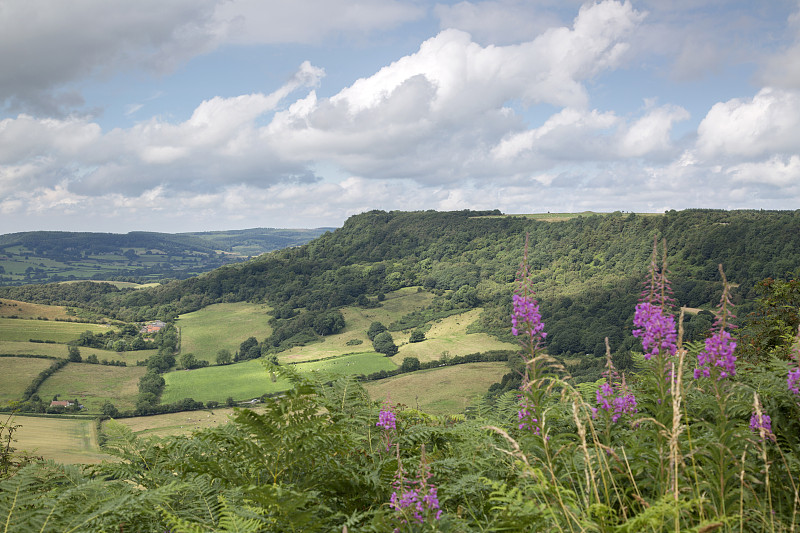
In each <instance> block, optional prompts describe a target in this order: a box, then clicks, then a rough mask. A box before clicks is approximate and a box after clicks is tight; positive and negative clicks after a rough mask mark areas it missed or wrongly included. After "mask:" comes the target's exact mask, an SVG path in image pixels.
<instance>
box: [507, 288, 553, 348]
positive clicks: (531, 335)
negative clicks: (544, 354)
mask: <svg viewBox="0 0 800 533" xmlns="http://www.w3.org/2000/svg"><path fill="white" fill-rule="evenodd" d="M513 304H514V311H513V312H512V313H511V333H512V334H513V335H514V336H515V337H516V336H519V335H524V336H525V337H526V340H527V339H529V340H530V342H531V343H533V344H534V345H538V344H539V342H540V341H541V340H542V339H544V338H545V337H547V333H546V332H545V331H544V323H543V322H542V315H541V313H539V303H538V302H537V301H536V300H535V299H534V298H532V297H531V296H523V295H519V294H515V295H514V296H513Z"/></svg>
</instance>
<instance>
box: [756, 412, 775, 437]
mask: <svg viewBox="0 0 800 533" xmlns="http://www.w3.org/2000/svg"><path fill="white" fill-rule="evenodd" d="M750 429H752V430H753V431H754V432H756V433H758V434H759V435H761V439H762V440H764V439H770V440H773V441H774V440H775V435H773V434H772V419H771V418H770V417H769V415H765V414H763V413H762V414H761V417H760V419H759V416H758V413H753V415H752V416H751V417H750Z"/></svg>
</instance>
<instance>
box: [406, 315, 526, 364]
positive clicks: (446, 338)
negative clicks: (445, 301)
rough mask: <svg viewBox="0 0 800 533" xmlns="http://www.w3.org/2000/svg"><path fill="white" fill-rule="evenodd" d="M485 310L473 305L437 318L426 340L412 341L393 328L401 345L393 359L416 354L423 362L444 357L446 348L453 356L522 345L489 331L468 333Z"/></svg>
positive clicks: (513, 348)
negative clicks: (467, 308) (502, 339)
mask: <svg viewBox="0 0 800 533" xmlns="http://www.w3.org/2000/svg"><path fill="white" fill-rule="evenodd" d="M482 311H483V310H482V309H480V308H478V309H472V310H471V311H467V312H464V313H461V314H458V315H452V316H449V317H446V318H441V319H437V320H435V321H433V324H432V325H431V328H430V329H429V330H428V332H427V333H425V340H424V341H422V342H414V343H409V342H408V336H404V335H402V334H401V333H400V332H392V336H393V337H394V342H395V344H397V345H398V346H399V351H398V353H397V355H395V356H394V357H392V359H394V360H395V361H396V362H397V363H398V364H400V363H402V362H403V358H405V357H416V358H417V359H419V360H420V362H425V361H433V360H436V359H441V357H442V354H443V353H444V352H447V353H448V355H450V356H451V357H453V356H456V355H467V354H471V353H477V352H488V351H490V350H516V349H517V348H518V347H519V346H518V345H516V344H512V343H508V342H503V341H500V340H497V339H496V338H494V337H492V336H490V335H487V334H486V333H467V327H468V326H469V325H470V324H472V323H473V322H475V321H476V320H477V319H478V317H479V316H480V314H481V312H482ZM409 336H410V335H409ZM403 343H405V344H403Z"/></svg>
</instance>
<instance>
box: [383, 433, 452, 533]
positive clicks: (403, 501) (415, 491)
mask: <svg viewBox="0 0 800 533" xmlns="http://www.w3.org/2000/svg"><path fill="white" fill-rule="evenodd" d="M397 460H398V467H397V472H396V474H395V480H394V483H393V486H394V489H395V490H394V492H392V496H391V498H390V499H389V507H391V508H392V509H394V510H395V511H396V513H397V514H396V518H397V519H398V520H399V521H400V523H401V524H407V523H408V517H409V513H410V516H411V517H412V518H413V520H414V521H416V522H417V523H419V524H424V523H425V520H426V519H433V520H439V519H440V518H441V517H442V511H441V509H440V508H439V496H438V492H437V489H436V486H435V485H433V484H432V483H429V482H428V480H429V479H430V478H431V476H432V474H431V472H430V467H429V465H428V463H427V462H426V460H425V446H424V445H423V447H422V457H421V458H420V464H419V470H418V472H417V479H415V480H414V481H411V482H409V481H407V480H406V478H405V471H404V470H403V465H402V463H401V462H400V452H399V448H398V456H397ZM395 531H399V528H398V529H395Z"/></svg>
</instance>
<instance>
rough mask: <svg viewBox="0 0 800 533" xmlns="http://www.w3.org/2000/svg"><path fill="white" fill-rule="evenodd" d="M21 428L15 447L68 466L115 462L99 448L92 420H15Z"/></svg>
mask: <svg viewBox="0 0 800 533" xmlns="http://www.w3.org/2000/svg"><path fill="white" fill-rule="evenodd" d="M13 421H14V423H15V424H20V425H21V426H22V427H21V428H19V429H18V430H17V431H16V432H15V433H14V437H15V438H16V439H17V442H15V443H14V447H16V448H17V450H18V451H23V450H24V451H27V452H29V453H31V454H33V455H37V456H42V457H44V458H45V459H52V460H54V461H58V462H60V463H67V464H91V463H100V462H102V461H103V460H113V457H111V456H109V455H105V454H104V453H103V452H102V451H101V449H100V447H99V446H98V444H97V430H96V426H95V423H94V420H93V419H89V418H86V419H66V418H43V417H33V416H15V417H14V419H13Z"/></svg>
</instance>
